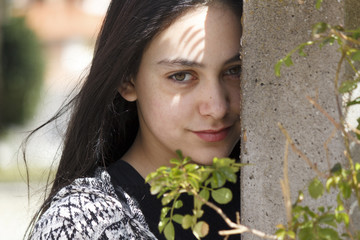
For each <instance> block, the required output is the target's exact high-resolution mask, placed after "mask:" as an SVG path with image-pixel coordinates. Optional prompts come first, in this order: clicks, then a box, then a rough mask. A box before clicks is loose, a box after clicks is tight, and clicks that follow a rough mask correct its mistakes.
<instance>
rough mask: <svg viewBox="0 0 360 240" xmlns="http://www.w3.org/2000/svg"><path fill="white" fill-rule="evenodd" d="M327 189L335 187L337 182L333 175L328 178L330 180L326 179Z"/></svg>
mask: <svg viewBox="0 0 360 240" xmlns="http://www.w3.org/2000/svg"><path fill="white" fill-rule="evenodd" d="M325 185H326V191H328V192H329V191H330V188H331V187H335V186H336V184H335V181H334V178H333V177H331V178H328V180H326V184H325Z"/></svg>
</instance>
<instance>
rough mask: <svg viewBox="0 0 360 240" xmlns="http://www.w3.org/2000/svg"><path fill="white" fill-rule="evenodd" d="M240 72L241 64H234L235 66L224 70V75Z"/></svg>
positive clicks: (233, 74)
mask: <svg viewBox="0 0 360 240" xmlns="http://www.w3.org/2000/svg"><path fill="white" fill-rule="evenodd" d="M240 72H241V66H240V65H238V66H235V67H231V68H229V69H228V70H226V71H225V73H224V75H225V76H227V75H230V76H240Z"/></svg>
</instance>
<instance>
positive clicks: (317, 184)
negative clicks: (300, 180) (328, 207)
mask: <svg viewBox="0 0 360 240" xmlns="http://www.w3.org/2000/svg"><path fill="white" fill-rule="evenodd" d="M308 190H309V194H310V196H311V197H312V198H314V199H317V198H319V197H321V196H322V195H323V193H324V186H323V184H322V183H321V181H320V180H319V179H318V178H314V180H312V181H311V183H310V185H309V187H308Z"/></svg>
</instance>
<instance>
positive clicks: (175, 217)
mask: <svg viewBox="0 0 360 240" xmlns="http://www.w3.org/2000/svg"><path fill="white" fill-rule="evenodd" d="M183 218H184V217H183V216H182V215H180V214H174V215H173V217H172V220H173V221H174V222H176V223H178V224H182V222H183Z"/></svg>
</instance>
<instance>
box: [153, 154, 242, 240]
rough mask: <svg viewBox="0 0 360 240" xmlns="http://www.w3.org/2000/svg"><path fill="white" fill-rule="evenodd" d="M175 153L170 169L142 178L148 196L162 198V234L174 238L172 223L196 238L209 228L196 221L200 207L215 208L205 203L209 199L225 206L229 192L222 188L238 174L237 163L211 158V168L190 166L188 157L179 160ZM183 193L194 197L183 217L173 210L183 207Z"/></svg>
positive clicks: (161, 169)
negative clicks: (191, 208) (189, 229)
mask: <svg viewBox="0 0 360 240" xmlns="http://www.w3.org/2000/svg"><path fill="white" fill-rule="evenodd" d="M177 154H178V156H179V158H178V159H171V161H170V163H171V164H173V165H174V166H173V167H165V166H164V167H160V168H159V169H157V171H156V172H153V173H151V174H149V175H148V176H147V178H146V181H147V182H151V193H152V194H154V195H155V194H157V195H158V197H162V199H161V202H162V204H163V205H164V207H163V209H162V210H161V216H160V223H159V230H160V232H164V235H165V237H166V238H167V239H174V238H175V230H174V225H173V224H174V222H175V223H177V224H181V226H182V227H183V228H184V229H188V228H191V230H192V232H193V234H194V236H195V237H196V238H197V239H200V238H201V237H204V236H206V235H207V234H208V231H209V225H208V224H207V223H206V222H204V221H199V218H201V216H202V215H203V213H204V212H203V210H202V206H203V205H204V204H207V205H208V206H210V207H212V208H214V207H215V206H214V205H213V204H212V203H210V202H209V199H210V197H211V198H213V199H214V201H215V202H217V203H219V204H227V203H229V202H230V201H231V199H232V197H233V196H232V192H231V190H230V189H228V188H226V187H224V185H225V183H226V182H227V181H230V182H233V183H235V182H236V181H237V176H236V172H238V171H239V168H240V166H241V164H239V163H236V162H235V160H233V159H229V158H221V159H219V158H214V159H213V165H211V166H199V165H197V164H194V163H192V161H191V158H190V157H183V156H182V153H181V152H180V151H178V152H177ZM184 193H186V194H189V195H191V196H193V197H194V209H193V214H192V215H190V214H187V215H184V216H183V215H180V214H176V213H175V210H176V209H179V208H181V207H182V206H183V203H182V201H181V200H179V197H180V195H181V194H184ZM217 210H218V211H221V210H220V209H217ZM221 214H223V213H221ZM225 218H227V217H226V216H225Z"/></svg>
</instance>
